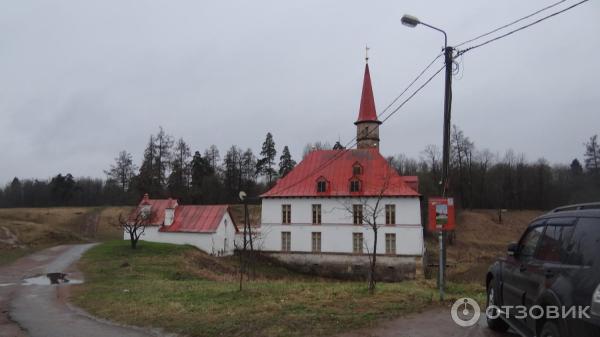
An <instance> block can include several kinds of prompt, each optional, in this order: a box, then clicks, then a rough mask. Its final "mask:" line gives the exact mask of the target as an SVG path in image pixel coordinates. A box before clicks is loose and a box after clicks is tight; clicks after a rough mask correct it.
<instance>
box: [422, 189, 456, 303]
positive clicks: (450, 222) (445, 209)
mask: <svg viewBox="0 0 600 337" xmlns="http://www.w3.org/2000/svg"><path fill="white" fill-rule="evenodd" d="M428 214H429V221H428V223H429V227H428V228H429V231H430V232H432V233H434V232H437V233H438V240H439V242H440V262H439V271H438V286H439V288H440V300H441V301H443V300H444V286H445V277H446V247H445V242H444V237H445V233H446V232H448V231H452V230H454V228H455V226H456V222H455V213H454V199H452V198H442V197H431V198H429V204H428Z"/></svg>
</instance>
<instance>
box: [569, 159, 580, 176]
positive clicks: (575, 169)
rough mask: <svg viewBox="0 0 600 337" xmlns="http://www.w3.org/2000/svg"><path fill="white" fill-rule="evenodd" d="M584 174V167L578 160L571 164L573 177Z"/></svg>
mask: <svg viewBox="0 0 600 337" xmlns="http://www.w3.org/2000/svg"><path fill="white" fill-rule="evenodd" d="M582 173H583V167H582V166H581V163H580V162H579V160H577V158H575V159H573V161H572V162H571V175H573V176H575V177H577V176H580V175H581V174H582Z"/></svg>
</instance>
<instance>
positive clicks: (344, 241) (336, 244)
mask: <svg viewBox="0 0 600 337" xmlns="http://www.w3.org/2000/svg"><path fill="white" fill-rule="evenodd" d="M260 231H261V235H260V246H259V247H260V249H262V250H266V251H280V250H281V232H290V235H291V251H292V252H311V251H312V232H321V252H322V253H352V252H353V242H352V234H353V233H363V242H364V245H365V246H368V249H369V250H367V248H366V247H363V253H367V252H370V251H372V249H373V248H372V247H373V241H374V240H373V238H374V233H373V230H372V229H371V228H370V227H367V226H353V225H327V224H323V225H294V224H292V225H280V224H278V225H273V224H263V225H262V226H261V229H260ZM386 233H395V234H396V254H397V255H411V256H421V255H423V229H422V227H421V226H420V225H409V226H382V227H379V230H378V233H377V253H378V254H385V234H386Z"/></svg>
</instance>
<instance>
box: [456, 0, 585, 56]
mask: <svg viewBox="0 0 600 337" xmlns="http://www.w3.org/2000/svg"><path fill="white" fill-rule="evenodd" d="M588 1H589V0H583V1H580V2H578V3H576V4H573V5H571V6H569V7H567V8H565V9H562V10H560V11H558V12H554V13H552V14H550V15H548V16H545V17H543V18H541V19H538V20H536V21H534V22H532V23H529V24H527V25H525V26H521V27H519V28H517V29H514V30H511V31H510V32H508V33H505V34H502V35H500V36H497V37H495V38H493V39H489V40H487V41H485V42H482V43H480V44H477V45H474V46H471V47H469V48H466V49H463V50H460V51H459V52H458V54H457V56H460V55H462V54H464V53H466V52H468V51H470V50H472V49H475V48H479V47H481V46H485V45H486V44H488V43H491V42H494V41H496V40H500V39H502V38H505V37H507V36H509V35H512V34H514V33H516V32H519V31H521V30H523V29H525V28H529V27H531V26H533V25H536V24H538V23H540V22H542V21H545V20H547V19H549V18H551V17H554V16H556V15H558V14H561V13H564V12H566V11H568V10H570V9H572V8H575V7H577V6H579V5H581V4H583V3H585V2H588Z"/></svg>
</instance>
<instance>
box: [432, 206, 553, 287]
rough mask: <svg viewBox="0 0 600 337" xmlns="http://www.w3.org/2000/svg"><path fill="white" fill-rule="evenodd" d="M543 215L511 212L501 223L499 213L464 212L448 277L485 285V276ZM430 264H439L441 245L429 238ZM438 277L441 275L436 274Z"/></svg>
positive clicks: (452, 248)
mask: <svg viewBox="0 0 600 337" xmlns="http://www.w3.org/2000/svg"><path fill="white" fill-rule="evenodd" d="M543 213H544V212H542V211H508V212H506V213H503V215H502V217H503V222H502V224H500V223H498V214H497V212H496V211H495V210H473V211H461V212H460V213H459V214H458V216H457V219H456V220H457V227H456V240H455V243H454V244H453V245H450V246H448V263H449V264H450V268H449V269H448V276H449V279H450V280H453V281H457V282H464V281H466V282H476V283H479V284H484V281H485V273H486V271H487V269H488V267H489V266H490V264H491V263H492V262H493V261H494V260H495V259H496V258H498V257H500V256H504V255H506V247H507V246H508V244H509V243H510V242H516V241H517V240H518V239H519V238H520V237H521V234H523V231H524V230H525V228H526V227H527V225H528V224H529V222H530V221H531V220H532V219H533V218H535V217H537V216H539V215H541V214H543ZM426 244H427V250H428V251H429V252H430V253H431V258H432V259H433V261H431V260H430V263H432V262H433V263H437V256H438V255H437V252H438V249H439V248H438V243H437V239H436V238H433V237H429V238H427V242H426ZM433 272H434V273H437V271H433Z"/></svg>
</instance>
